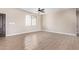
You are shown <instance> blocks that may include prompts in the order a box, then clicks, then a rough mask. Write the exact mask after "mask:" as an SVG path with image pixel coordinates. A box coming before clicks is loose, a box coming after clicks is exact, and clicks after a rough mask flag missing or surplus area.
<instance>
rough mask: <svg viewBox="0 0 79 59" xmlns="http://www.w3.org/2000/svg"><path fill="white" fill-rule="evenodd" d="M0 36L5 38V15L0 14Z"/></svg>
mask: <svg viewBox="0 0 79 59" xmlns="http://www.w3.org/2000/svg"><path fill="white" fill-rule="evenodd" d="M0 36H5V14H0Z"/></svg>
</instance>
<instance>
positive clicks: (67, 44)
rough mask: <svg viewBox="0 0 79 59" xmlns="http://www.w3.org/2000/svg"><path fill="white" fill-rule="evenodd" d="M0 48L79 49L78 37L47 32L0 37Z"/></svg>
mask: <svg viewBox="0 0 79 59" xmlns="http://www.w3.org/2000/svg"><path fill="white" fill-rule="evenodd" d="M0 50H79V37H76V36H68V35H62V34H56V33H49V32H35V33H29V34H22V35H16V36H10V37H0Z"/></svg>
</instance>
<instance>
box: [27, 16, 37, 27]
mask: <svg viewBox="0 0 79 59" xmlns="http://www.w3.org/2000/svg"><path fill="white" fill-rule="evenodd" d="M36 23H37V17H36V16H31V15H26V26H36Z"/></svg>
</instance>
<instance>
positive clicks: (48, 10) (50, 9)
mask: <svg viewBox="0 0 79 59" xmlns="http://www.w3.org/2000/svg"><path fill="white" fill-rule="evenodd" d="M21 9H23V10H25V11H28V12H31V13H38V8H21ZM44 9H45V13H48V12H51V11H54V12H55V11H60V10H66V9H69V8H44Z"/></svg>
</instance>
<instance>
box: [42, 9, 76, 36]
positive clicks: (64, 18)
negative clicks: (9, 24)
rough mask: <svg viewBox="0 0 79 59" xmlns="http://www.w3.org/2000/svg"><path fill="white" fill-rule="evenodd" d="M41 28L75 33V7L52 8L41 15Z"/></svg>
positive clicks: (49, 30) (63, 32)
mask: <svg viewBox="0 0 79 59" xmlns="http://www.w3.org/2000/svg"><path fill="white" fill-rule="evenodd" d="M55 10H56V11H55ZM43 30H44V31H48V32H55V33H62V34H68V35H75V34H76V9H72V8H69V9H64V8H63V9H62V8H61V9H59V10H58V9H52V10H51V11H50V12H48V13H47V14H45V15H43Z"/></svg>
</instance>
